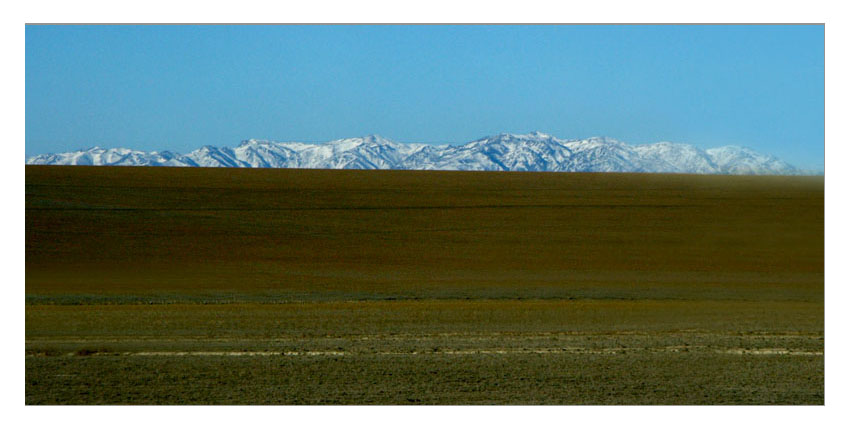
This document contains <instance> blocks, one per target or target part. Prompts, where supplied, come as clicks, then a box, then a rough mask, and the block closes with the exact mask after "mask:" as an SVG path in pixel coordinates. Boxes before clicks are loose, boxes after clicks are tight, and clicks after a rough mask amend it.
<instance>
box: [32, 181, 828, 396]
mask: <svg viewBox="0 0 850 430" xmlns="http://www.w3.org/2000/svg"><path fill="white" fill-rule="evenodd" d="M823 208H824V201H823V177H752V176H745V177H730V176H701V175H662V174H595V173H575V174H564V173H519V172H516V173H505V172H414V171H350V170H330V171H329V170H289V169H203V168H154V167H150V168H149V167H118V168H111V167H78V166H75V167H59V166H27V167H26V403H27V404H104V403H106V404H210V403H212V404H243V403H250V404H267V403H270V404H338V403H342V404H408V403H413V404H729V403H732V404H777V403H779V404H823V402H824V397H823V396H824V356H823V351H824V319H823V309H824V307H823V300H824V288H823V282H824V278H823V274H824V272H823V258H824V254H823V252H824V251H823V243H824V230H823V220H824V212H823Z"/></svg>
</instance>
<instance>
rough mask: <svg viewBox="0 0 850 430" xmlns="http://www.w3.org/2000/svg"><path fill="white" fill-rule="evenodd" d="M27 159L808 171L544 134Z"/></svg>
mask: <svg viewBox="0 0 850 430" xmlns="http://www.w3.org/2000/svg"><path fill="white" fill-rule="evenodd" d="M27 164H53V165H97V166H175V167H271V168H310V169H398V170H503V171H551V172H670V173H706V174H741V175H753V174H754V175H760V174H769V175H798V174H807V173H809V172H804V171H801V170H800V169H797V168H795V167H793V166H791V165H790V164H788V163H786V162H784V161H782V160H779V159H778V158H776V157H773V156H770V155H764V154H759V153H757V152H755V151H752V150H749V149H746V148H741V147H737V146H724V147H720V148H712V149H708V150H702V149H700V148H697V147H695V146H693V145H687V144H682V143H670V142H659V143H652V144H646V145H634V146H633V145H627V144H625V143H623V142H620V141H617V140H614V139H610V138H599V137H593V138H589V139H581V140H564V139H558V138H556V137H553V136H550V135H548V134H544V133H540V132H533V133H530V134H507V133H503V134H499V135H496V136H489V137H485V138H482V139H478V140H475V141H472V142H469V143H467V144H464V145H454V146H453V145H429V144H420V143H400V142H394V141H392V140H389V139H386V138H383V137H381V136H376V135H371V136H365V137H356V138H350V139H341V140H334V141H331V142H326V143H319V144H315V143H301V142H274V141H268V140H255V139H251V140H245V141H243V142H242V143H241V144H240V145H239V146H237V147H236V148H228V147H222V148H217V147H214V146H204V147H202V148H199V149H196V150H194V151H192V152H190V153H188V154H178V153H176V152H171V151H162V152H156V151H154V152H144V151H136V150H132V149H126V148H114V149H104V148H100V147H93V148H89V149H85V150H79V151H75V152H65V153H60V154H43V155H37V156H34V157H30V158H29V159H27Z"/></svg>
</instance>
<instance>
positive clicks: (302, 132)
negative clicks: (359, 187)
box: [26, 25, 824, 170]
mask: <svg viewBox="0 0 850 430" xmlns="http://www.w3.org/2000/svg"><path fill="white" fill-rule="evenodd" d="M502 130H504V131H508V132H512V133H527V132H528V131H530V130H545V131H547V132H548V133H552V134H554V135H557V136H559V137H562V138H564V139H573V140H576V139H581V138H585V137H587V136H614V137H616V138H617V139H622V140H623V141H625V142H628V143H629V144H631V145H641V144H648V143H653V142H660V141H672V142H685V143H688V144H691V145H693V146H694V147H696V148H698V149H700V150H707V149H709V148H717V147H724V146H730V145H731V146H741V147H747V148H750V149H752V150H753V151H755V152H758V153H761V154H771V155H774V156H776V157H777V158H778V159H781V160H783V161H784V162H787V163H790V164H791V165H794V166H796V167H799V168H803V169H813V170H822V169H823V156H824V28H823V26H820V25H790V26H782V25H758V26H738V25H723V26H712V25H701V26H678V25H669V26H645V25H581V26H568V25H545V26H489V25H483V26H453V25H440V26H397V25H387V26H366V25H364V26H324V25H297V26H40V25H36V26H34V25H28V26H27V27H26V155H27V157H28V158H29V157H32V156H35V155H38V154H46V153H62V152H69V151H74V150H77V149H80V148H88V147H93V146H100V147H103V148H117V147H125V148H133V149H136V150H140V151H145V152H151V151H162V150H171V151H175V152H178V153H188V152H190V151H192V150H194V149H196V148H200V147H202V146H204V145H211V146H215V147H219V148H220V147H225V146H228V145H230V146H232V145H233V144H234V142H239V141H241V140H242V139H245V138H246V137H257V138H264V139H275V140H286V141H290V140H291V141H302V142H316V141H319V142H325V141H329V140H334V139H341V138H347V137H351V136H364V135H367V134H370V133H379V134H381V135H384V136H392V137H393V138H394V139H395V140H397V141H399V142H422V143H427V144H430V143H452V144H462V143H465V142H469V141H471V140H473V139H476V138H479V137H480V136H487V135H490V134H492V133H493V132H494V131H502Z"/></svg>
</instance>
